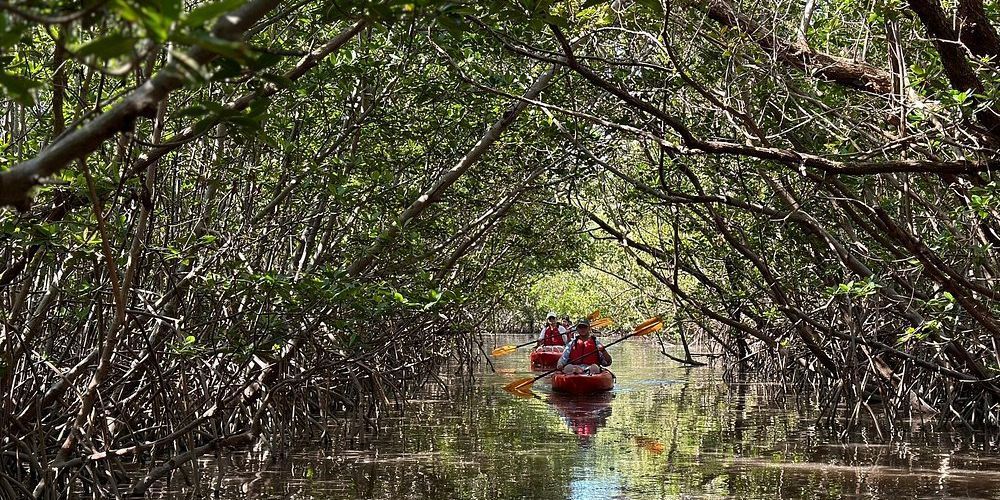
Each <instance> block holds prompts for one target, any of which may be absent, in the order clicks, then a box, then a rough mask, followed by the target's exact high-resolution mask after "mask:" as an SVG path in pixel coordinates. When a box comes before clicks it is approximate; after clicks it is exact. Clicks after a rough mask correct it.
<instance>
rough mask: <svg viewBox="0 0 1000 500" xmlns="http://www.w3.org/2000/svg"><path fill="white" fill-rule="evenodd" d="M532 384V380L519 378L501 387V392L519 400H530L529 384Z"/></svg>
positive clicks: (533, 380)
mask: <svg viewBox="0 0 1000 500" xmlns="http://www.w3.org/2000/svg"><path fill="white" fill-rule="evenodd" d="M534 382H535V379H533V378H520V379H517V380H515V381H513V382H511V383H509V384H507V385H505V386H503V390H505V391H507V392H509V393H511V394H513V395H515V396H517V397H520V398H530V397H531V384H533V383H534Z"/></svg>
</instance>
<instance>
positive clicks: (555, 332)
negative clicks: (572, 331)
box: [535, 312, 569, 348]
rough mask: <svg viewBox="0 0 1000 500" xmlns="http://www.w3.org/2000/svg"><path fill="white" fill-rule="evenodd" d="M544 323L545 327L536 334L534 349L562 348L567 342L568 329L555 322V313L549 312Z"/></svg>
mask: <svg viewBox="0 0 1000 500" xmlns="http://www.w3.org/2000/svg"><path fill="white" fill-rule="evenodd" d="M545 321H546V323H545V326H543V327H542V331H541V332H540V333H539V334H538V342H537V343H536V344H535V347H536V348H538V347H550V346H552V347H555V346H557V347H562V346H564V345H566V341H567V340H569V329H567V328H564V327H563V326H562V325H560V324H559V322H558V321H556V313H554V312H550V313H549V314H548V316H546V317H545Z"/></svg>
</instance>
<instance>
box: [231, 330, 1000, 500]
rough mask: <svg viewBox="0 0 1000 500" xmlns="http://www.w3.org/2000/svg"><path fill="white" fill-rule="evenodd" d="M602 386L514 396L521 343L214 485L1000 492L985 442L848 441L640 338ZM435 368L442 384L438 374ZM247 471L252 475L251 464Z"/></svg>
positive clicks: (289, 489) (415, 493) (413, 491)
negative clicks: (355, 433) (367, 427)
mask: <svg viewBox="0 0 1000 500" xmlns="http://www.w3.org/2000/svg"><path fill="white" fill-rule="evenodd" d="M612 353H613V354H614V355H615V366H614V367H613V368H614V371H615V373H616V374H617V377H618V378H617V385H616V388H615V390H614V391H613V392H612V393H610V394H605V395H601V396H597V397H591V398H585V399H580V398H569V397H566V396H561V395H557V394H552V393H551V391H550V390H549V387H548V384H547V383H545V382H539V383H538V384H536V389H535V393H536V397H534V398H530V399H517V398H514V397H512V396H511V395H509V394H507V393H505V392H504V391H503V390H502V389H501V386H502V385H503V384H504V383H506V382H507V381H510V380H512V379H514V378H517V377H523V376H525V374H526V372H527V366H528V360H527V352H526V351H525V352H523V353H522V352H519V353H517V354H515V355H512V356H509V357H506V358H502V359H500V360H497V362H496V368H497V371H498V373H495V374H494V373H490V372H489V371H488V370H487V371H485V372H484V373H483V374H482V376H481V377H479V378H478V379H477V380H476V382H475V383H473V384H465V385H463V384H459V383H458V382H456V381H452V382H454V383H452V384H451V388H450V392H451V395H450V396H449V394H448V391H445V390H444V389H442V388H441V387H429V388H428V389H427V391H426V394H425V395H424V396H423V397H422V398H421V399H419V400H415V401H412V402H411V403H410V404H409V405H408V409H407V412H406V415H405V416H404V417H402V418H397V419H390V420H387V421H385V422H384V424H385V425H384V428H383V430H382V432H381V433H380V434H379V435H378V436H376V437H374V438H372V439H371V440H370V441H369V442H367V443H365V444H364V445H362V446H356V448H361V449H347V450H339V451H331V450H324V449H319V448H318V447H317V446H311V445H310V444H308V443H304V444H303V445H302V446H301V448H300V449H298V450H295V451H293V452H291V453H290V454H288V456H287V457H286V458H283V459H281V460H278V461H276V462H275V461H271V462H269V463H268V465H267V466H266V467H265V469H264V470H263V472H258V471H257V469H259V468H260V467H261V463H262V462H261V460H262V458H261V457H260V456H258V455H246V454H244V455H239V456H234V457H229V458H225V459H222V460H221V462H222V465H223V467H224V469H223V470H224V474H223V478H224V479H223V480H222V481H221V493H222V496H223V497H226V498H229V497H234V496H250V497H254V498H266V497H269V496H270V497H277V498H317V499H342V498H419V499H423V498H428V499H437V498H442V499H443V498H470V499H490V500H492V499H498V498H537V499H550V498H551V499H564V498H573V499H590V498H595V499H612V498H628V499H658V498H678V497H707V498H718V497H739V498H748V497H754V498H759V497H767V498H777V497H783V498H844V497H859V498H871V497H874V498H899V497H908V498H942V497H953V498H969V497H973V498H1000V458H998V457H997V455H996V454H994V453H993V450H994V449H995V448H993V447H994V446H995V443H988V442H984V440H983V439H982V438H981V437H977V436H973V435H969V434H967V433H958V432H941V431H939V430H935V429H934V426H933V425H926V424H925V425H920V426H917V425H913V426H912V427H911V428H910V430H909V431H907V432H905V433H903V434H902V435H901V436H900V437H897V438H896V439H895V440H893V441H891V442H889V443H887V444H883V443H882V442H881V441H880V440H879V439H878V436H877V435H875V434H874V433H875V431H874V428H870V429H862V430H859V431H858V432H856V433H853V434H851V435H848V436H845V437H843V438H841V437H840V435H839V434H838V433H837V432H836V431H834V430H831V429H828V428H826V427H823V426H817V425H816V424H815V417H816V412H814V411H813V410H810V409H808V408H805V409H803V408H802V406H803V405H802V404H799V405H796V404H794V403H793V402H791V401H782V400H781V399H780V398H778V397H777V396H775V394H777V392H778V391H777V390H776V388H775V387H773V386H768V385H765V384H733V383H728V384H727V383H725V382H724V381H723V379H722V373H721V371H719V370H715V369H712V368H697V369H684V368H680V367H677V366H676V364H675V363H673V362H671V361H669V360H667V359H666V358H664V357H662V356H661V355H660V354H659V353H658V352H657V351H656V350H653V349H652V348H649V347H646V346H644V345H643V344H636V343H626V345H625V346H624V347H617V346H616V347H615V348H613V350H612ZM445 380H448V379H447V378H446V379H445ZM249 471H253V472H249Z"/></svg>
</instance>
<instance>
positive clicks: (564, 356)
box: [556, 344, 573, 370]
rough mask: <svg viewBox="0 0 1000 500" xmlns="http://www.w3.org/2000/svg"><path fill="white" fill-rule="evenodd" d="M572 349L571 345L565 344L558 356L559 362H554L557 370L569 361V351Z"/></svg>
mask: <svg viewBox="0 0 1000 500" xmlns="http://www.w3.org/2000/svg"><path fill="white" fill-rule="evenodd" d="M572 350H573V346H571V345H569V344H566V348H565V349H563V353H562V356H559V362H558V363H556V369H557V370H562V369H563V367H565V366H566V364H567V363H569V353H570V351H572Z"/></svg>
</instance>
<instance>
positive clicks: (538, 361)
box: [528, 349, 563, 370]
mask: <svg viewBox="0 0 1000 500" xmlns="http://www.w3.org/2000/svg"><path fill="white" fill-rule="evenodd" d="M562 354H563V353H562V349H559V350H555V349H553V350H549V351H538V350H536V351H531V354H530V355H528V359H529V360H531V369H532V370H551V369H553V368H555V367H556V363H558V362H559V358H561V357H562Z"/></svg>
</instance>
